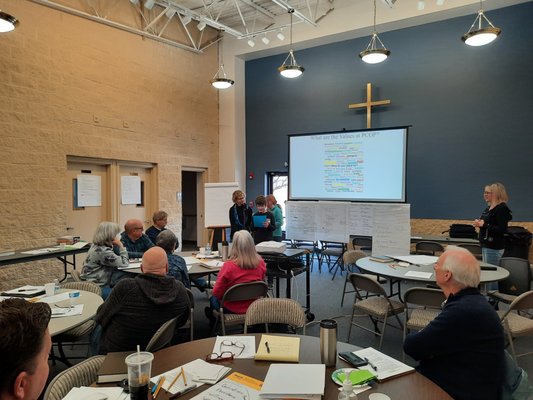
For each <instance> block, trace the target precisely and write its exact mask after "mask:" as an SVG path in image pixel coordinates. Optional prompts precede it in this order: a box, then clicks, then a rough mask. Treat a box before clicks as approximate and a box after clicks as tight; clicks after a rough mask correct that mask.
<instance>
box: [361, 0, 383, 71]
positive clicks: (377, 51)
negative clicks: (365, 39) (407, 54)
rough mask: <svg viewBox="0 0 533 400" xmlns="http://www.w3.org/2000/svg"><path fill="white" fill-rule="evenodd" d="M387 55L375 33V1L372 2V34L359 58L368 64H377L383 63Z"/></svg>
mask: <svg viewBox="0 0 533 400" xmlns="http://www.w3.org/2000/svg"><path fill="white" fill-rule="evenodd" d="M378 45H379V46H380V47H378ZM389 55H390V51H389V50H387V49H386V48H385V45H384V44H383V42H382V41H381V39H380V38H379V36H378V33H377V31H376V0H374V33H373V34H372V38H371V39H370V43H368V46H366V49H365V50H363V51H362V52H360V53H359V57H361V59H362V60H363V61H364V62H366V63H368V64H377V63H380V62H382V61H385V60H386V59H387V57H388V56H389Z"/></svg>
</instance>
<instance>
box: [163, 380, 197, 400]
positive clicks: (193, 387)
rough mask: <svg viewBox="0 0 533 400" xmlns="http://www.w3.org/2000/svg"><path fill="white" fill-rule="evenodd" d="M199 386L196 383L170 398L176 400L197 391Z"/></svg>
mask: <svg viewBox="0 0 533 400" xmlns="http://www.w3.org/2000/svg"><path fill="white" fill-rule="evenodd" d="M196 387H197V385H196V383H195V384H193V385H190V386H187V387H186V388H183V389H181V390H180V391H179V392H176V393H174V394H173V395H172V396H170V397H169V399H170V400H172V399H175V398H177V397H179V396H181V395H182V394H185V393H189V392H190V391H191V390H194V389H196Z"/></svg>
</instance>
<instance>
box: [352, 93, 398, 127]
mask: <svg viewBox="0 0 533 400" xmlns="http://www.w3.org/2000/svg"><path fill="white" fill-rule="evenodd" d="M387 104H390V100H379V101H372V84H371V83H367V84H366V103H356V104H348V108H363V107H366V127H367V128H372V114H371V112H372V107H376V106H384V105H387Z"/></svg>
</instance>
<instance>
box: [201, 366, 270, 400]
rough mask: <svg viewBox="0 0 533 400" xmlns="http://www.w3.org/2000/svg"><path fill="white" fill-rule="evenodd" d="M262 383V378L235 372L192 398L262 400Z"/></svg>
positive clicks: (207, 399) (205, 399) (204, 399)
mask: <svg viewBox="0 0 533 400" xmlns="http://www.w3.org/2000/svg"><path fill="white" fill-rule="evenodd" d="M262 383H263V382H261V381H260V380H257V379H254V378H251V377H249V376H246V375H243V374H241V373H239V372H234V373H232V374H231V375H230V376H228V377H227V378H226V379H224V380H222V381H221V382H219V383H217V384H216V385H215V386H211V387H210V388H209V389H207V390H206V391H205V392H202V393H200V394H199V395H197V396H195V397H193V398H192V400H195V399H196V400H235V399H239V400H240V399H246V400H260V397H259V390H260V389H261V384H262Z"/></svg>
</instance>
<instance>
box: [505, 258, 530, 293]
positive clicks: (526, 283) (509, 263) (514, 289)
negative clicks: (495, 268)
mask: <svg viewBox="0 0 533 400" xmlns="http://www.w3.org/2000/svg"><path fill="white" fill-rule="evenodd" d="M500 267H502V268H505V269H506V270H507V271H509V276H508V277H507V278H506V279H504V280H503V281H500V282H498V291H499V292H500V293H505V294H511V295H514V296H518V295H520V294H522V293H525V292H527V291H528V290H529V289H530V288H531V269H530V268H529V262H528V260H524V259H523V258H516V257H502V258H501V259H500Z"/></svg>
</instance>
